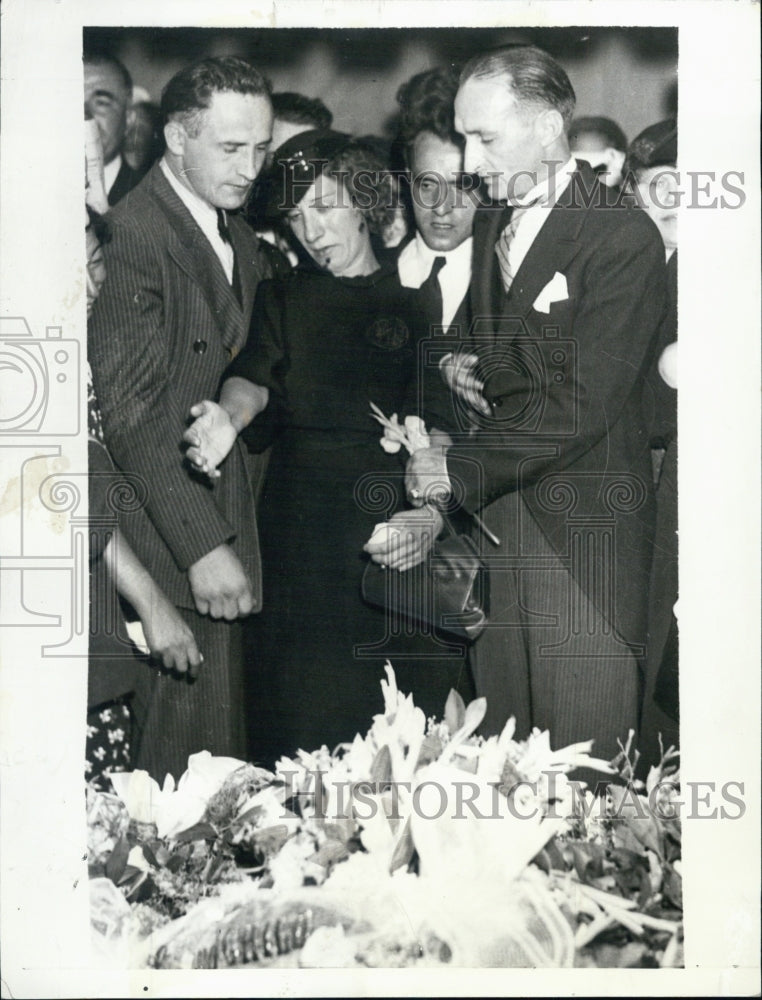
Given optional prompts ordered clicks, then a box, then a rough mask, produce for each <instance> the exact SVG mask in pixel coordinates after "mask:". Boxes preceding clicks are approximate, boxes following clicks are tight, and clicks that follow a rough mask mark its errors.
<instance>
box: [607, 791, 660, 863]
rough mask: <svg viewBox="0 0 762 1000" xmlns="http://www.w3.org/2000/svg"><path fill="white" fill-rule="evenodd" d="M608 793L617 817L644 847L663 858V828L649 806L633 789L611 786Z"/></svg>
mask: <svg viewBox="0 0 762 1000" xmlns="http://www.w3.org/2000/svg"><path fill="white" fill-rule="evenodd" d="M608 791H609V795H610V796H611V799H612V802H613V804H614V810H615V811H614V815H615V817H616V818H617V819H618V820H620V822H622V823H624V824H625V826H626V827H627V829H628V830H629V831H630V832H631V833H632V835H633V836H634V837H635V838H636V839H637V840H638V841H639V842H640V843H641V844H642V845H643V847H646V848H647V849H648V850H649V851H653V852H654V854H656V856H657V857H659V858H663V857H664V847H663V837H662V833H661V828H660V826H659V821H658V820H657V819H656V817H655V816H654V815H653V814H652V813H651V811H650V810H649V808H648V805H647V804H646V803H645V802H644V801H643V800H642V799H641V798H640V797H639V796H638V795H637V794H636V793H635V792H634V791H633V790H632V789H631V788H627V787H625V788H622V787H620V786H618V785H609V789H608Z"/></svg>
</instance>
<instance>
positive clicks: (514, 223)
mask: <svg viewBox="0 0 762 1000" xmlns="http://www.w3.org/2000/svg"><path fill="white" fill-rule="evenodd" d="M537 201H539V199H537V200H535V201H532V202H530V203H529V204H528V205H516V206H515V207H514V209H513V212H512V213H511V218H510V221H509V222H508V225H507V226H506V227H505V229H504V230H503V231H502V233H501V234H500V236H499V237H498V241H497V243H496V244H495V255H496V256H497V262H498V265H499V266H500V277H501V278H502V281H503V288H504V289H505V292H506V295H507V294H508V292H510V290H511V285H512V284H513V278H514V274H513V271H512V270H511V262H510V258H509V253H510V249H511V243H513V237H514V236H515V235H516V231H517V229H518V228H519V223H520V222H521V220H522V219H523V218H524V215H525V214H526V212H528V211H529V209H530V208H532V206H533V205H536V204H537Z"/></svg>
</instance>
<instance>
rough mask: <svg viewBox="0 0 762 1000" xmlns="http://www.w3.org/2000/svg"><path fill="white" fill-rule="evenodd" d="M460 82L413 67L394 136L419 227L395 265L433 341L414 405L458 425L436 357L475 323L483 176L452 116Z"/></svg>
mask: <svg viewBox="0 0 762 1000" xmlns="http://www.w3.org/2000/svg"><path fill="white" fill-rule="evenodd" d="M457 90H458V78H457V76H456V75H455V74H454V73H453V72H451V71H450V70H449V69H433V70H427V71H426V72H424V73H418V74H416V75H415V76H414V77H412V79H410V80H408V82H407V83H405V84H403V86H402V87H400V89H399V91H398V93H397V102H398V103H399V105H400V120H399V130H398V134H397V142H398V143H399V145H400V147H401V149H402V152H403V155H404V160H405V166H406V168H407V179H408V193H409V200H410V202H411V207H412V212H413V217H414V219H415V227H416V228H415V234H414V235H413V238H412V239H410V240H409V241H408V242H407V243H406V244H405V246H404V247H403V249H402V251H401V252H400V254H399V257H398V258H397V270H398V272H399V276H400V282H401V284H402V285H403V287H405V288H412V289H418V294H417V295H416V296H415V297H414V305H415V309H416V312H417V314H418V317H419V323H420V327H419V331H418V335H419V337H423V338H424V339H425V341H426V343H427V344H428V345H429V346H428V348H427V350H426V352H425V353H426V356H425V357H421V370H420V377H419V380H418V386H417V397H416V399H415V400H412V399H411V401H410V407H409V408H410V411H411V412H412V411H415V412H419V413H420V414H421V415H422V416H425V417H426V418H427V420H428V422H429V423H430V424H432V423H433V425H434V426H436V427H438V428H439V429H441V430H453V429H456V428H457V418H456V417H455V415H454V414H453V408H452V399H451V394H450V393H449V391H448V390H447V387H446V385H445V383H444V381H443V379H442V378H441V376H440V370H439V365H440V363H441V362H442V361H443V360H444V359H445V358H447V357H448V356H449V355H450V354H451V352H452V351H453V350H454V349H456V348H457V347H458V346H459V345H460V343H461V338H462V337H464V336H465V335H466V333H467V332H468V328H469V325H470V320H471V311H470V307H469V299H468V289H469V285H470V283H471V252H472V246H473V239H472V232H473V222H474V214H475V212H476V206H477V204H478V199H477V192H476V190H475V188H476V187H477V186H478V178H474V177H472V176H468V175H465V174H464V173H463V140H462V137H461V136H460V135H459V134H458V133H457V132H456V131H455V126H454V121H453V113H454V109H453V102H454V100H455V94H456V93H457Z"/></svg>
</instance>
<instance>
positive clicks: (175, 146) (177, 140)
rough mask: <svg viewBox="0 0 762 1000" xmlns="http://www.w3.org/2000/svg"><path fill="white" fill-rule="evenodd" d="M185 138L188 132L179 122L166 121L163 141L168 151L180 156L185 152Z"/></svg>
mask: <svg viewBox="0 0 762 1000" xmlns="http://www.w3.org/2000/svg"><path fill="white" fill-rule="evenodd" d="M187 138H188V133H187V132H186V131H185V128H184V127H183V125H182V123H181V122H178V121H175V120H173V121H168V122H167V124H166V125H165V126H164V141H165V142H166V144H167V149H168V150H169V152H170V153H172V154H174V155H175V156H182V154H183V153H184V152H185V140H186V139H187Z"/></svg>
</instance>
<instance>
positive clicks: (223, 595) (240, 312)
mask: <svg viewBox="0 0 762 1000" xmlns="http://www.w3.org/2000/svg"><path fill="white" fill-rule="evenodd" d="M162 112H163V117H164V121H165V128H164V133H165V138H166V144H167V152H166V154H165V157H164V159H163V160H162V161H161V162H160V163H157V164H156V165H154V167H153V168H152V169H151V171H150V172H149V173H148V174H147V175H146V177H145V178H144V180H143V181H142V182H141V183H140V185H138V187H137V188H135V189H134V190H133V191H132V192H131V193H130V195H129V196H128V197H127V198H126V199H124V201H123V202H122V203H121V204H120V205H119V206H117V207H116V208H115V210H114V211H113V212H112V213H111V214H110V216H109V218H110V222H111V233H112V235H111V239H110V241H109V242H108V243H107V244H106V246H105V247H104V256H105V264H106V274H107V277H106V281H105V283H104V286H103V288H102V290H101V293H100V297H99V299H98V301H97V303H96V305H95V308H94V310H93V314H92V318H91V322H90V327H89V338H88V339H89V354H90V361H91V366H92V370H93V378H94V383H95V388H96V392H97V395H98V399H99V403H100V406H101V410H102V415H103V427H104V434H105V439H106V444H107V446H108V447H109V450H110V452H111V454H112V457H113V459H114V461H115V463H116V464H117V466H118V467H119V468H120V469H122V470H124V471H125V472H130V473H132V474H137V475H138V476H140V477H141V478H142V480H143V483H144V486H145V497H144V498H143V499H144V502H143V503H142V505H141V506H140V509H139V510H136V511H135V512H133V513H131V514H128V515H126V516H125V517H124V519H123V520H122V522H121V525H122V529H123V531H124V533H125V535H126V536H127V538H128V539H129V541H130V543H131V544H132V546H133V548H134V549H135V551H136V552H137V553H138V554H139V557H140V558H141V560H142V561H143V562H144V563H145V565H146V566H147V568H148V569H149V571H150V572H151V574H152V575H153V576H154V578H155V579H156V581H157V582H158V583H159V585H160V586H161V587H162V588H163V589H164V590H165V592H166V593H167V594H168V595H169V596H170V598H171V599H172V600H173V602H174V603H175V605H176V606H177V607H178V608H179V610H180V611H181V613H182V615H183V617H184V619H185V620H186V621H187V622H188V624H189V625H190V627H191V629H192V630H193V632H194V634H195V636H196V639H197V642H198V645H199V647H200V649H201V652H202V654H203V657H204V663H203V666H202V667H201V669H200V671H199V676H198V678H197V680H196V681H195V682H189V681H188V680H187V679H186V678H185V677H180V676H175V675H169V674H162V673H159V672H157V671H153V670H148V669H146V670H145V671H142V672H141V677H140V681H139V684H138V690H137V691H136V699H135V705H136V716H137V719H136V722H137V725H138V728H139V730H140V731H141V736H140V738H139V741H138V747H137V752H136V759H135V765H136V766H137V767H142V768H145V769H146V770H148V771H149V772H150V773H151V774H152V775H153V776H155V777H156V778H158V779H159V780H161V779H163V777H164V774H165V773H166V772H171V773H173V774H174V775H175V777H178V776H179V775H180V774H181V773H182V771H184V770H185V768H186V766H187V758H188V755H189V754H190V753H194V752H197V751H199V750H203V749H206V750H209V751H211V752H212V753H213V754H217V755H229V756H237V757H243V758H245V756H246V739H245V726H244V704H245V677H244V664H243V654H242V648H243V647H242V641H241V630H242V624H241V622H240V619H241V618H242V617H245V616H246V615H248V614H250V613H251V612H252V611H257V610H258V609H259V607H260V606H261V573H260V564H259V548H258V540H257V531H256V521H255V512H254V494H253V489H252V486H253V480H254V475H253V473H256V469H255V468H253V467H252V466H251V465H250V462H251V461H257V460H250V459H249V458H248V456H246V455H245V453H244V451H243V449H242V446H240V445H238V446H236V448H234V449H233V451H232V452H231V454H230V455H229V457H228V459H227V461H226V463H225V466H224V468H223V469H222V476H221V478H220V479H218V480H216V481H215V482H214V483H209V482H208V481H207V480H206V478H205V477H204V478H203V479H202V478H201V477H197V476H196V475H195V474H194V473H193V472H192V471H190V469H189V467H188V465H187V463H185V461H184V456H183V452H182V450H181V444H180V443H181V439H182V435H183V432H184V431H185V429H186V427H187V420H188V416H189V411H190V408H191V406H192V405H193V404H194V403H195V402H197V401H198V400H199V399H210V398H214V397H215V395H216V393H217V388H218V383H219V379H220V376H221V375H222V372H223V371H224V369H225V367H226V365H227V364H228V363H229V361H230V359H231V357H233V356H234V355H235V354H236V353H237V352H238V351H239V350H240V348H241V347H242V346H243V344H244V342H245V340H246V336H247V333H248V327H249V320H250V316H251V309H252V304H253V300H254V295H255V292H256V288H257V284H258V282H259V281H260V280H262V279H264V278H267V277H269V276H270V267H269V264H268V258H267V257H266V256H265V255H264V251H263V250H262V249H261V248H260V245H259V242H258V240H257V238H256V237H255V236H254V234H253V232H252V231H251V230H250V228H249V227H248V225H247V224H246V223H245V222H244V221H243V220H242V219H239V218H237V217H236V216H235V215H233V214H229V213H231V212H234V211H235V210H236V209H238V208H240V207H241V205H242V204H243V203H244V202H245V200H246V198H247V196H248V194H249V192H250V190H251V186H252V184H253V182H254V180H255V178H256V176H257V174H258V173H259V170H260V169H261V166H262V164H263V162H264V159H265V156H266V153H267V149H268V146H269V142H270V138H271V130H272V107H271V103H270V95H269V84H268V83H267V81H266V80H265V79H264V78H263V77H262V76H261V75H260V74H259V73H258V72H257V71H256V70H255V69H254V68H253V67H252V66H251V65H250V64H248V63H247V62H244V61H243V60H241V59H237V58H232V57H225V58H213V59H206V60H203V61H202V62H200V63H197V64H195V65H193V66H190V67H188V68H186V69H185V70H182V71H181V72H180V73H178V74H177V75H176V76H175V77H173V79H172V80H171V81H170V82H169V84H168V85H167V87H166V88H165V91H164V94H163V96H162Z"/></svg>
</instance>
